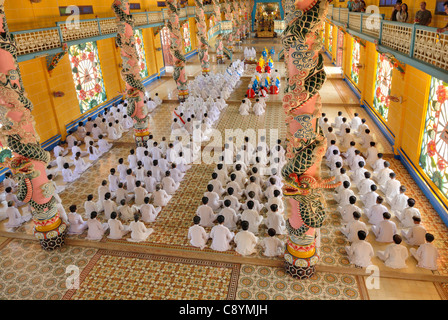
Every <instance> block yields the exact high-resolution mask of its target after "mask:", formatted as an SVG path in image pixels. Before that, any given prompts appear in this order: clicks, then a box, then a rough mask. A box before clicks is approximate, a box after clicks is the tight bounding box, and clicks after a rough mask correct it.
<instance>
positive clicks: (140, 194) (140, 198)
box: [134, 181, 148, 207]
mask: <svg viewBox="0 0 448 320" xmlns="http://www.w3.org/2000/svg"><path fill="white" fill-rule="evenodd" d="M134 194H135V206H137V207H140V206H141V205H142V204H143V203H144V200H145V198H146V196H147V195H148V191H146V189H145V188H143V187H142V182H141V181H136V182H135V188H134Z"/></svg>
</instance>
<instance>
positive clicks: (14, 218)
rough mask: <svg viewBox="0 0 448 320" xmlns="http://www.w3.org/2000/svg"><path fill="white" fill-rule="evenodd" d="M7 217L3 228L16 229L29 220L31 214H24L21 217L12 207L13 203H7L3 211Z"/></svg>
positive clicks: (17, 210)
mask: <svg viewBox="0 0 448 320" xmlns="http://www.w3.org/2000/svg"><path fill="white" fill-rule="evenodd" d="M5 213H6V216H7V217H8V222H6V223H5V224H4V226H5V228H17V227H20V226H21V225H22V224H23V223H24V222H27V221H29V220H30V219H31V214H26V215H24V216H22V215H21V214H20V211H19V209H17V208H16V207H15V206H14V202H12V201H8V208H7V209H6V211H5Z"/></svg>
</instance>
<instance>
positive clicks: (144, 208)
mask: <svg viewBox="0 0 448 320" xmlns="http://www.w3.org/2000/svg"><path fill="white" fill-rule="evenodd" d="M149 200H150V199H149V197H146V198H145V200H144V202H145V203H144V204H142V205H141V207H140V213H141V214H142V221H143V222H154V221H156V219H157V216H158V214H159V213H160V211H161V210H162V208H160V207H158V208H155V207H154V206H153V205H152V204H150V203H149Z"/></svg>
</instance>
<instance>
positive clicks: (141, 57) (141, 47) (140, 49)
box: [134, 29, 148, 79]
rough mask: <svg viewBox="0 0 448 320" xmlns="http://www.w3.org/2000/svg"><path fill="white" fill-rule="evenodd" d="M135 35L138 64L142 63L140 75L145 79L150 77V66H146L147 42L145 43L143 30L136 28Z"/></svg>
mask: <svg viewBox="0 0 448 320" xmlns="http://www.w3.org/2000/svg"><path fill="white" fill-rule="evenodd" d="M134 37H135V47H136V49H137V55H138V64H139V65H140V77H142V79H144V78H146V77H148V68H147V66H146V55H145V44H144V43H143V35H142V31H141V30H139V29H135V32H134Z"/></svg>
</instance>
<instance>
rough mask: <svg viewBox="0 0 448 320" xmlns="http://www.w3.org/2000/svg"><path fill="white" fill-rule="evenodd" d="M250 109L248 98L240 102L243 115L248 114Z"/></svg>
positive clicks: (240, 110)
mask: <svg viewBox="0 0 448 320" xmlns="http://www.w3.org/2000/svg"><path fill="white" fill-rule="evenodd" d="M249 111H250V106H249V105H248V104H247V103H246V100H243V101H242V102H241V104H240V109H239V112H240V115H242V116H248V115H249Z"/></svg>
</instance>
